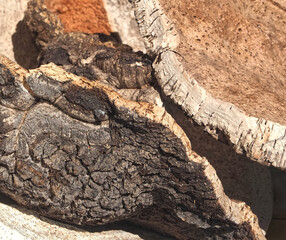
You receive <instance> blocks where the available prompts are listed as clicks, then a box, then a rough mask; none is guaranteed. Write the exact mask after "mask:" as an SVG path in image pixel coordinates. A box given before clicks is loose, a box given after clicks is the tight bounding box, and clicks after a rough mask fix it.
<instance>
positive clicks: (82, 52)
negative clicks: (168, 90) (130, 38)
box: [40, 33, 153, 89]
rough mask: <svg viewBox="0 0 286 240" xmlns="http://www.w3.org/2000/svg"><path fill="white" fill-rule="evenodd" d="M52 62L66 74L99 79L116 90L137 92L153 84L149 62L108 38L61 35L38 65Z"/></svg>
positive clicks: (78, 34) (47, 47)
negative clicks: (70, 73) (66, 72)
mask: <svg viewBox="0 0 286 240" xmlns="http://www.w3.org/2000/svg"><path fill="white" fill-rule="evenodd" d="M50 62H53V63H55V64H57V65H59V66H63V67H64V69H65V70H67V71H68V72H72V73H74V74H76V75H81V76H84V77H86V78H88V79H90V80H95V79H97V78H98V77H99V76H100V78H101V79H104V78H105V79H106V81H107V82H108V83H109V84H110V85H111V86H113V87H115V88H118V89H122V88H124V89H136V88H142V87H144V86H145V85H149V84H150V83H151V82H152V77H153V76H152V66H151V64H152V61H151V60H150V58H149V57H148V56H147V55H145V54H143V53H142V52H133V51H132V48H131V47H129V46H128V45H125V44H121V43H119V42H118V41H116V40H115V39H114V38H113V37H111V36H106V35H100V34H94V35H87V34H83V33H69V34H62V35H59V36H58V37H55V38H54V39H53V40H52V41H50V43H49V44H48V45H47V46H46V48H45V50H44V51H43V53H42V57H41V60H40V63H41V64H47V63H50Z"/></svg>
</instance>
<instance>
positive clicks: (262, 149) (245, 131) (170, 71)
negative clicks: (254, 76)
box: [132, 0, 286, 169]
mask: <svg viewBox="0 0 286 240" xmlns="http://www.w3.org/2000/svg"><path fill="white" fill-rule="evenodd" d="M132 2H133V6H134V9H135V15H136V18H137V22H138V24H139V28H140V32H141V35H142V36H143V37H144V39H145V43H146V46H147V47H148V51H149V52H150V53H152V54H154V55H157V59H156V61H155V62H154V64H153V67H154V70H155V74H156V77H157V80H158V83H159V85H160V87H161V89H162V91H163V92H164V94H165V95H166V96H167V97H169V98H170V99H172V100H173V101H174V102H175V103H176V104H177V105H179V106H180V107H181V108H182V109H183V111H184V112H185V113H186V114H187V115H188V116H189V117H190V118H191V119H193V120H194V121H195V122H196V123H197V124H199V125H202V126H205V129H206V131H208V132H209V133H210V134H212V135H214V136H215V137H217V133H216V132H222V133H223V134H224V135H225V136H226V137H227V139H228V141H229V142H230V143H231V144H233V145H234V149H235V150H236V151H237V152H238V153H243V154H246V155H247V156H248V157H250V158H252V159H253V160H255V161H257V162H259V163H262V164H266V165H272V166H275V167H278V168H281V169H285V168H286V154H285V149H286V148H285V146H286V134H285V133H286V127H285V126H283V125H280V124H278V123H274V122H272V121H269V120H265V119H262V118H256V117H251V116H248V115H247V114H246V113H245V112H243V111H242V110H240V109H239V108H238V107H237V106H235V105H233V104H231V103H228V102H225V101H222V100H219V99H216V98H214V97H212V96H211V95H210V94H209V93H208V92H207V91H206V90H205V89H204V88H203V87H202V86H201V85H200V84H198V82H197V79H196V75H195V76H192V75H191V73H192V70H190V69H187V68H186V66H188V65H187V64H188V63H187V62H186V61H185V58H184V55H185V54H186V55H188V54H189V52H188V51H186V50H185V51H184V52H183V53H182V52H180V53H178V52H177V51H178V48H179V47H180V46H181V45H182V44H183V43H182V41H184V40H185V39H186V38H187V37H188V36H186V38H185V36H183V31H182V30H180V31H178V30H177V29H178V28H179V26H178V24H179V23H177V22H176V24H174V21H176V19H178V17H179V16H178V14H173V15H172V14H171V13H170V12H168V11H172V8H171V9H170V8H168V7H169V5H168V3H166V2H165V1H163V0H160V1H158V0H154V1H141V0H136V1H132ZM161 2H162V5H161ZM176 5H177V6H180V4H176ZM191 11H192V10H190V12H191ZM209 11H211V10H209ZM281 11H282V13H281ZM281 11H280V10H279V14H280V15H281V14H282V15H281V16H282V18H283V17H285V11H283V9H282V10H281ZM167 12H168V13H169V14H171V15H170V16H172V18H169V17H168V16H167V15H166V13H167ZM279 14H278V15H279ZM176 16H177V17H176ZM284 19H285V18H284ZM281 34H282V32H281ZM282 35H283V34H282ZM279 36H280V35H279ZM182 39H183V40H182ZM279 56H281V55H279ZM282 56H283V55H282ZM192 57H193V56H191V58H192ZM284 57H285V54H284ZM194 58H195V56H194ZM188 59H189V58H188ZM280 59H281V58H280ZM190 61H191V60H190ZM279 61H280V60H279ZM203 62H204V61H202V62H201V64H202V65H204V63H203ZM187 70H188V71H187ZM195 72H198V70H196V71H195ZM206 77H208V76H206ZM233 84H235V83H233ZM276 103H277V102H276ZM279 104H281V106H282V105H283V103H282V102H279ZM281 119H282V120H283V118H281ZM277 121H278V119H277ZM279 122H281V121H279ZM282 123H284V122H283V121H282Z"/></svg>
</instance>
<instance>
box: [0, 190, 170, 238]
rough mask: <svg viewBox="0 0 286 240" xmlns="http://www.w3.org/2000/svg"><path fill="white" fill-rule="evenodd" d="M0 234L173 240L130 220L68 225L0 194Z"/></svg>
mask: <svg viewBox="0 0 286 240" xmlns="http://www.w3.org/2000/svg"><path fill="white" fill-rule="evenodd" d="M0 211H1V218H0V234H1V238H2V239H5V240H47V239H49V240H59V239H70V240H117V239H120V240H148V239H152V240H174V238H171V237H170V238H169V237H167V236H161V235H159V234H158V233H156V232H154V231H152V230H149V229H146V228H145V229H144V228H142V227H140V226H136V225H134V224H131V223H130V222H120V223H114V224H110V225H107V226H99V227H78V226H72V225H67V224H64V223H62V222H59V221H54V220H51V219H48V218H46V217H43V216H40V215H38V214H37V213H35V212H34V211H30V210H27V209H26V208H24V207H20V206H18V205H16V204H15V202H14V203H12V202H11V200H10V199H8V198H7V197H5V196H3V195H2V194H0Z"/></svg>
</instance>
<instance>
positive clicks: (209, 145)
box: [0, 0, 284, 239]
mask: <svg viewBox="0 0 286 240" xmlns="http://www.w3.org/2000/svg"><path fill="white" fill-rule="evenodd" d="M162 1H163V0H162ZM133 2H134V3H133V4H134V7H135V10H136V17H137V21H138V23H139V25H140V30H141V33H142V35H143V37H145V40H146V44H147V47H148V52H149V54H150V55H151V56H152V58H151V57H149V56H147V55H144V54H142V53H141V52H137V53H134V52H132V49H131V48H130V47H129V46H127V45H124V44H121V43H120V41H118V40H119V39H118V38H117V39H115V38H114V37H113V36H106V35H100V34H99V35H98V34H95V35H88V34H83V33H69V34H63V30H62V26H61V23H60V21H58V19H57V16H56V15H55V14H53V13H52V12H51V11H50V10H49V9H47V8H46V6H45V5H44V4H43V1H41V0H33V1H31V2H30V4H29V9H28V11H27V12H26V17H25V19H24V22H25V24H26V26H27V27H28V28H29V30H30V31H31V32H32V33H33V34H34V37H35V39H36V43H37V46H38V47H39V49H40V50H41V54H40V57H39V62H40V64H47V63H50V62H52V63H54V64H57V65H59V66H61V67H62V68H61V67H57V66H55V65H54V64H48V65H43V66H41V67H40V68H38V69H35V70H30V71H29V72H27V71H26V70H24V69H22V68H21V67H19V66H17V65H15V64H13V63H12V62H10V61H8V60H7V59H5V58H4V57H1V71H0V76H1V78H0V80H1V79H2V80H1V81H0V90H1V91H0V108H1V111H0V119H1V121H0V129H1V132H0V139H1V141H0V154H1V156H0V190H1V191H2V192H5V193H6V194H8V195H9V196H10V197H12V198H13V199H15V200H16V201H17V202H18V203H20V204H22V205H24V206H27V207H29V208H31V209H35V210H36V211H37V212H39V213H40V214H41V215H45V216H48V217H51V218H55V219H59V220H62V221H66V222H70V223H75V224H80V225H102V224H106V223H111V222H115V221H120V220H123V219H124V220H126V219H127V220H129V221H133V222H135V223H137V224H142V225H144V226H148V227H150V228H153V229H155V230H156V231H161V232H163V233H165V234H170V235H172V236H175V237H176V238H178V239H213V238H216V237H218V238H226V239H244V238H247V239H264V238H265V237H264V231H263V230H262V229H264V230H267V227H268V224H269V221H270V218H271V213H272V192H271V190H270V188H271V179H270V175H269V170H268V169H266V168H265V167H263V166H261V165H258V164H256V163H255V162H254V161H249V159H248V158H247V157H245V156H243V155H241V154H236V153H234V151H233V150H232V147H234V148H235V149H236V151H237V152H239V153H242V152H243V151H244V153H246V155H248V156H250V157H252V158H253V159H255V160H259V162H262V163H265V161H272V160H273V159H274V158H273V156H271V154H270V152H271V149H270V147H273V146H272V145H273V142H271V141H274V148H275V147H277V146H278V147H279V144H283V141H284V138H281V139H278V140H277V139H276V140H275V138H276V137H277V136H278V135H279V134H280V133H281V129H283V128H284V127H283V126H280V125H278V124H272V123H271V122H269V121H266V126H264V128H261V126H260V125H261V124H262V123H261V122H260V123H259V122H258V123H259V124H260V125H259V126H256V125H255V124H256V123H255V121H256V119H255V118H253V117H251V118H250V117H246V116H245V115H243V113H242V112H241V111H240V110H238V109H237V108H236V107H234V105H232V104H229V103H226V102H222V101H220V100H217V99H214V98H212V97H211V96H210V95H209V94H208V93H207V92H206V91H205V90H204V89H203V88H202V87H200V86H199V85H198V84H197V83H196V81H195V80H194V79H191V78H190V77H189V76H188V74H190V71H189V69H187V71H186V66H188V65H187V61H186V60H188V59H185V58H182V56H183V55H184V52H177V51H178V46H181V45H182V39H184V38H182V35H181V34H182V32H183V31H180V29H179V30H178V27H176V25H174V24H173V23H171V21H170V20H169V19H168V18H167V17H166V15H165V14H166V13H167V9H168V4H165V7H166V8H161V7H160V4H159V2H156V1H147V2H146V1H145V2H143V1H140V0H139V1H133ZM127 8H128V7H127ZM172 20H174V21H175V18H174V19H172ZM49 24H50V26H48V27H47V28H45V26H46V25H49ZM43 29H46V30H47V31H42V30H43ZM184 40H185V39H184ZM182 49H183V48H182ZM183 57H184V56H183ZM151 59H155V61H154V63H153V67H154V70H155V75H156V78H154V75H153V69H152V67H151V64H152V61H151ZM183 60H184V61H183ZM202 62H203V61H202ZM65 70H66V71H67V72H66V71H65ZM68 72H70V73H68ZM71 73H74V74H76V75H78V76H75V75H73V74H71ZM82 76H83V77H86V78H88V80H87V79H85V78H83V77H82ZM127 99H128V100H127ZM130 100H131V101H130ZM134 101H136V102H134ZM142 101H144V102H142ZM147 102H148V103H147ZM156 105H157V106H156ZM162 106H164V107H165V108H166V110H167V111H166V110H165V108H162ZM182 110H183V111H182ZM169 114H171V115H169ZM236 117H237V118H236ZM173 118H174V119H173ZM261 121H262V120H261ZM262 122H263V121H262ZM178 124H179V125H178ZM198 124H199V125H200V126H198ZM271 124H272V125H271ZM268 125H269V126H270V125H271V126H273V127H272V129H268V127H269V126H268ZM255 126H256V127H257V128H259V127H260V129H259V131H260V132H263V131H264V133H265V135H264V136H262V138H261V139H262V140H261V139H260V138H259V137H261V136H259V137H256V135H255V134H258V133H257V131H258V130H257V129H256V130H257V131H256V130H255ZM267 129H268V130H267ZM205 130H206V131H207V132H209V133H210V134H211V135H212V136H213V137H214V138H212V137H210V136H209V135H208V134H206V133H205V132H204V131H205ZM255 131H256V132H255ZM266 131H269V136H266V135H267V132H266ZM253 134H254V136H253ZM275 134H276V135H277V136H276V135H275ZM278 138H279V136H278ZM238 139H240V140H238ZM241 139H242V140H241ZM273 139H274V140H273ZM190 141H191V142H192V148H191V144H190ZM253 141H255V144H254V145H251V144H250V145H249V143H250V142H253ZM259 141H260V142H259ZM261 142H266V143H265V145H263V144H262V147H261ZM271 144H272V145H271ZM256 147H259V148H260V149H258V150H257V149H256ZM264 148H266V150H267V149H268V150H269V149H270V150H269V151H268V150H267V151H268V152H267V151H264ZM277 149H278V148H277ZM280 149H281V148H280ZM255 151H258V155H257V152H255ZM261 151H264V152H263V154H264V155H265V156H266V157H261V156H260V155H259V154H260V153H261ZM282 158H283V156H282ZM282 158H281V159H282ZM275 160H276V159H275ZM282 160H283V159H282ZM282 160H281V161H282ZM272 164H273V165H275V164H276V165H277V164H278V163H276V162H273V163H272ZM279 164H282V163H281V162H280V163H279ZM279 166H280V165H279ZM234 186H235V187H234ZM234 199H236V200H234ZM250 208H251V209H250ZM253 212H254V213H255V214H256V215H257V216H258V219H259V224H258V219H257V217H256V216H255V214H253Z"/></svg>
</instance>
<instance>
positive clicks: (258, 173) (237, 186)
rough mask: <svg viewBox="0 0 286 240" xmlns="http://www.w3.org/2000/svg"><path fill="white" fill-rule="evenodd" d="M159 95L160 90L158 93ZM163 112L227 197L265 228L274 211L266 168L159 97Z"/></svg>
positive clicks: (269, 179)
mask: <svg viewBox="0 0 286 240" xmlns="http://www.w3.org/2000/svg"><path fill="white" fill-rule="evenodd" d="M160 92H162V91H160ZM161 97H162V99H164V100H163V102H164V103H165V108H166V110H167V111H168V112H169V113H170V114H171V115H172V117H173V118H174V119H175V120H176V122H177V123H178V124H179V125H180V126H181V127H182V129H183V130H184V131H185V133H186V134H187V136H188V138H189V139H190V142H191V145H192V149H193V150H194V151H195V152H196V153H198V154H199V155H200V156H202V157H205V158H206V159H207V160H208V161H209V162H210V163H211V165H212V166H213V167H214V168H215V170H216V172H217V175H218V177H219V179H220V180H221V182H222V185H223V187H224V191H225V193H226V195H227V196H228V197H229V198H231V199H235V200H239V201H243V202H245V203H246V204H247V205H248V206H250V207H251V210H252V211H253V213H254V214H256V215H257V216H258V219H259V225H260V227H261V228H262V229H264V230H265V231H266V230H267V229H268V227H269V224H270V221H271V217H272V211H273V192H272V181H271V173H270V170H269V167H267V166H263V165H261V164H259V163H257V162H254V161H252V160H250V159H249V158H247V157H246V156H244V155H241V154H238V153H235V151H234V149H233V147H232V145H230V143H228V140H227V138H226V137H225V136H224V135H222V134H221V133H220V132H217V138H218V140H216V139H215V138H214V137H213V136H211V135H210V134H209V133H207V132H206V131H205V129H204V127H203V126H199V125H197V124H196V123H194V122H193V121H192V120H191V119H190V118H188V117H187V116H186V115H185V114H184V113H183V111H182V110H180V109H179V108H178V106H177V105H175V104H174V103H173V102H171V100H170V99H169V98H167V97H165V96H161Z"/></svg>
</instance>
